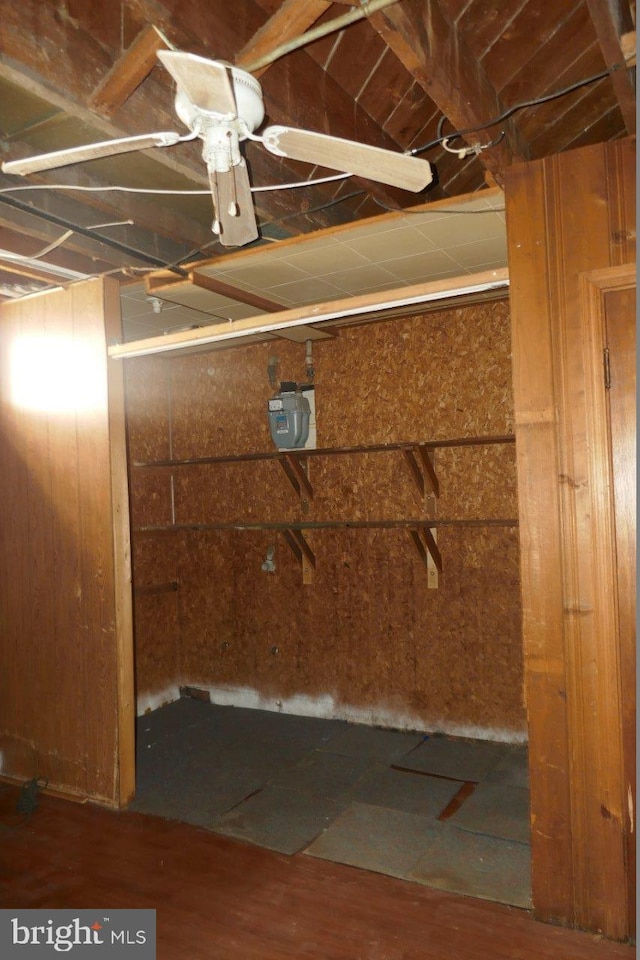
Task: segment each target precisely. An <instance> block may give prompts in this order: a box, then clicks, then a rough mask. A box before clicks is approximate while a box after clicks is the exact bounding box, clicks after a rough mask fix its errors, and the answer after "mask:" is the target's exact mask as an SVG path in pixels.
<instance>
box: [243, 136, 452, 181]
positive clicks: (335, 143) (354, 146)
mask: <svg viewBox="0 0 640 960" xmlns="http://www.w3.org/2000/svg"><path fill="white" fill-rule="evenodd" d="M262 142H263V144H264V146H265V147H266V148H267V150H269V151H270V152H271V153H274V154H276V156H279V157H290V158H291V159H292V160H303V161H305V162H306V163H313V164H316V165H317V166H321V167H330V168H331V169H332V170H342V171H343V172H344V173H352V174H354V175H355V176H357V177H364V179H366V180H375V181H377V182H379V183H387V184H389V186H392V187H400V188H401V189H402V190H411V191H413V192H414V193H417V192H418V191H420V190H424V188H425V187H427V186H428V185H429V184H430V183H431V181H432V180H433V173H432V171H431V164H430V163H429V161H428V160H420V159H418V157H410V156H408V155H407V154H404V153H394V152H393V150H382V149H381V148H380V147H370V146H369V145H368V144H365V143H356V142H355V141H354V140H342V139H340V138H339V137H328V136H326V135H325V134H322V133H312V132H311V131H310V130H297V129H294V128H292V127H280V126H273V127H267V128H266V130H265V131H264V132H263V134H262Z"/></svg>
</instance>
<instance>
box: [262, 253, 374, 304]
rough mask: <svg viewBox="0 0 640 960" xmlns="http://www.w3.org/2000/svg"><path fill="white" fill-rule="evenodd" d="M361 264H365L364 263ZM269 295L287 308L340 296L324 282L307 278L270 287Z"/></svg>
mask: <svg viewBox="0 0 640 960" xmlns="http://www.w3.org/2000/svg"><path fill="white" fill-rule="evenodd" d="M362 262H363V263H366V261H362ZM269 295H270V296H273V297H274V298H275V299H276V300H282V301H283V302H286V304H287V305H289V306H304V304H306V303H322V302H323V301H324V300H336V299H337V298H338V297H339V296H341V291H340V289H339V288H338V287H335V286H332V285H331V284H329V283H327V282H326V281H325V280H318V279H314V278H313V277H309V279H307V280H296V281H295V282H294V283H284V284H282V285H281V286H279V287H271V289H270V290H269Z"/></svg>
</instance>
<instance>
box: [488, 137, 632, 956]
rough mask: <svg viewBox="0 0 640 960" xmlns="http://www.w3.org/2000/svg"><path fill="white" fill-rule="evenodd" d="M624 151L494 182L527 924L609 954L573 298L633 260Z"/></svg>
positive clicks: (608, 630)
mask: <svg viewBox="0 0 640 960" xmlns="http://www.w3.org/2000/svg"><path fill="white" fill-rule="evenodd" d="M634 149H635V144H634V143H633V141H631V140H626V141H617V142H616V143H615V144H610V145H605V144H601V145H597V146H595V147H587V148H584V149H582V150H577V151H572V152H568V153H566V154H561V155H559V156H556V157H553V158H550V159H548V160H544V161H539V162H535V163H530V164H523V165H518V166H514V167H512V168H510V169H509V170H508V171H507V178H506V197H507V235H508V242H509V267H510V278H511V307H512V325H513V365H514V397H515V410H516V451H517V464H518V487H519V510H520V531H521V569H522V595H523V634H524V653H525V687H526V701H527V709H528V721H529V744H530V766H531V817H532V835H531V842H532V885H533V903H534V910H535V913H536V915H537V916H538V917H539V918H540V919H545V920H553V921H557V922H561V923H569V924H572V925H574V926H578V927H582V928H584V929H588V930H592V931H594V932H600V933H603V934H604V935H606V936H608V937H611V938H615V939H625V938H627V937H628V936H629V933H630V904H629V903H628V897H627V889H628V887H627V883H626V879H625V878H626V874H627V870H628V869H629V866H628V865H626V864H625V845H624V832H625V814H624V808H623V798H624V797H625V794H626V787H625V776H624V774H625V765H624V760H623V747H622V732H621V730H622V721H621V716H622V705H621V696H620V682H621V676H620V637H619V632H618V622H617V617H616V610H615V584H616V578H617V573H616V567H615V556H614V553H615V539H614V536H613V506H612V499H611V494H610V486H611V471H612V465H611V459H610V454H609V448H608V441H607V428H606V422H605V420H604V419H603V411H604V410H605V408H606V402H605V400H604V384H603V382H602V354H601V352H600V353H598V349H599V348H598V347H597V346H594V344H595V342H596V341H597V337H595V338H594V327H593V322H592V320H591V319H590V317H589V314H588V310H587V309H586V307H585V302H584V297H582V298H581V284H582V283H583V277H584V274H585V273H588V272H589V271H593V270H597V269H599V268H606V267H609V266H611V265H613V264H616V263H624V262H625V261H632V260H633V261H634V260H635V249H634V243H633V237H634V235H635V233H634V229H633V210H634V207H635V204H634V202H633V184H634V175H633V170H634V160H633V157H634ZM600 339H601V338H600ZM601 345H602V344H601ZM601 345H600V346H601ZM598 378H600V379H599V382H598ZM596 383H597V384H598V385H597V387H596Z"/></svg>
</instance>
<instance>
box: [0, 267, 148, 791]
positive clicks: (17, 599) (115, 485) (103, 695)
mask: <svg viewBox="0 0 640 960" xmlns="http://www.w3.org/2000/svg"><path fill="white" fill-rule="evenodd" d="M119 324H120V311H119V295H118V285H117V283H116V282H115V281H99V280H95V281H88V282H87V283H83V284H76V285H74V286H72V287H71V288H69V289H68V290H61V291H57V292H54V293H50V294H44V295H41V296H37V297H32V298H28V299H24V300H20V301H18V302H16V303H5V304H2V305H1V306H0V362H1V364H2V369H1V372H0V497H1V499H2V505H3V506H2V510H1V511H0V543H1V548H2V552H1V555H0V617H1V622H0V659H1V661H2V670H1V671H0V764H1V765H0V773H1V774H2V775H5V776H9V777H12V778H18V779H22V778H31V777H44V778H47V779H48V781H49V784H50V786H51V787H55V788H57V789H59V790H62V791H64V792H66V793H69V794H74V795H79V796H91V797H94V798H96V799H98V800H100V801H103V802H105V803H109V804H120V803H124V802H126V801H127V800H128V798H129V797H130V795H131V794H132V792H133V777H134V764H133V746H134V744H133V735H134V731H133V727H134V724H133V720H134V713H133V678H132V627H131V592H130V557H129V512H128V495H127V474H126V459H125V458H126V445H125V435H124V393H123V374H122V370H121V368H120V367H119V365H118V364H109V365H108V363H107V356H106V345H107V337H108V336H112V337H116V336H117V335H118V330H119Z"/></svg>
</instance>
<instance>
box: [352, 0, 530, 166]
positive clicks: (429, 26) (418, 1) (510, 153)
mask: <svg viewBox="0 0 640 960" xmlns="http://www.w3.org/2000/svg"><path fill="white" fill-rule="evenodd" d="M370 21H371V23H372V24H373V26H374V27H375V28H376V30H377V31H378V33H379V34H380V35H381V36H382V38H383V39H384V40H385V42H386V43H387V44H388V45H389V47H390V48H391V49H392V50H393V51H394V53H395V54H396V56H397V57H398V59H399V60H400V61H401V62H402V63H403V64H404V66H405V67H406V69H407V70H408V71H409V72H410V73H411V74H412V75H413V76H414V78H415V79H416V81H417V82H418V83H419V84H420V86H421V87H422V88H423V90H424V91H425V92H426V93H427V94H428V95H429V97H430V98H431V99H432V100H433V102H434V103H435V104H436V106H437V107H438V108H439V109H440V110H441V111H442V113H443V114H444V115H445V116H446V117H447V118H448V120H449V122H450V123H451V124H452V125H453V128H454V130H466V129H470V128H475V127H478V126H480V125H482V124H483V123H486V122H487V121H488V120H491V119H492V118H493V117H495V116H498V115H499V114H501V113H502V112H503V110H504V106H503V104H502V103H501V102H500V97H499V96H498V93H497V92H496V90H495V88H494V87H493V86H492V84H491V82H490V81H489V79H488V77H487V75H486V73H485V71H484V68H483V67H482V64H481V63H480V62H479V61H478V60H477V59H476V58H475V57H474V56H473V54H472V53H471V51H470V49H469V47H468V46H467V44H466V42H465V40H464V39H463V37H462V36H461V34H460V33H459V32H458V30H457V29H456V27H455V25H454V24H453V23H452V21H451V20H450V19H449V17H448V16H447V14H446V13H445V12H444V10H443V9H442V7H441V6H440V4H439V2H438V0H429V3H423V2H422V0H403V2H402V3H399V4H396V5H394V6H391V7H389V8H388V9H387V10H384V11H380V12H379V13H375V14H373V15H372V16H371V17H370ZM501 130H504V131H505V136H504V138H503V140H502V141H501V142H500V143H499V144H498V145H497V146H495V147H490V148H488V149H487V150H484V151H482V152H481V153H479V159H480V162H481V164H482V165H483V166H484V167H485V168H486V169H487V170H488V171H489V172H490V173H491V174H492V175H493V176H494V177H495V179H496V180H497V181H498V182H499V183H501V182H502V173H503V171H504V170H505V168H506V167H508V166H510V165H511V164H512V163H514V162H515V161H519V160H526V159H527V158H528V154H529V148H528V144H527V143H526V142H525V141H524V140H523V139H522V137H520V135H519V134H518V132H517V130H516V128H515V125H514V124H513V123H512V122H511V121H507V122H506V123H503V124H500V125H497V126H494V127H491V128H489V129H487V130H483V131H479V132H478V133H473V134H469V135H466V136H465V137H464V139H465V141H466V142H467V143H468V144H469V145H471V146H473V145H477V144H483V143H490V142H491V141H492V140H494V139H495V138H496V135H497V134H499V133H500V131H501ZM445 132H446V131H445ZM458 143H460V141H458Z"/></svg>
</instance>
